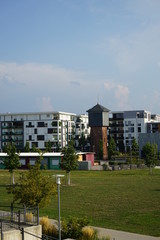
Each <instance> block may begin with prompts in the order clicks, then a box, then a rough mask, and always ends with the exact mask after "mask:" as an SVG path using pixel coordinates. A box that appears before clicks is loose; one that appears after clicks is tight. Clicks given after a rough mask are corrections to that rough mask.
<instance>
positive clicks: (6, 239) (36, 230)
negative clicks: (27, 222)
mask: <svg viewBox="0 0 160 240" xmlns="http://www.w3.org/2000/svg"><path fill="white" fill-rule="evenodd" d="M24 232H25V233H24V240H40V238H38V237H34V236H32V235H30V234H28V233H32V234H33V235H36V236H39V237H41V236H42V226H41V225H38V226H32V227H26V228H24ZM0 240H1V236H0ZM3 240H22V234H21V232H20V231H19V230H11V231H7V232H4V233H3Z"/></svg>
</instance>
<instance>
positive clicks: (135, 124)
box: [109, 110, 158, 152]
mask: <svg viewBox="0 0 160 240" xmlns="http://www.w3.org/2000/svg"><path fill="white" fill-rule="evenodd" d="M157 120H158V115H153V116H152V115H151V112H149V111H146V110H135V111H121V112H111V115H110V125H109V126H110V127H109V135H110V137H113V138H114V140H115V142H116V145H117V150H118V151H121V152H125V151H126V150H127V149H128V148H130V147H131V146H132V140H133V139H134V138H135V139H136V140H137V142H138V139H139V134H140V133H147V124H148V123H150V122H151V121H152V122H156V121H157Z"/></svg>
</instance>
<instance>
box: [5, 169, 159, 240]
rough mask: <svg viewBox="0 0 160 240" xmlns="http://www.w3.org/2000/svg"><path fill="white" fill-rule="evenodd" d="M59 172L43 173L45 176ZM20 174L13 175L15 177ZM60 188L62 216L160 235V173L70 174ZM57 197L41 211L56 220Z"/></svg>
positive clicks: (86, 172) (145, 171) (95, 172)
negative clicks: (69, 177) (69, 183)
mask: <svg viewBox="0 0 160 240" xmlns="http://www.w3.org/2000/svg"><path fill="white" fill-rule="evenodd" d="M56 173H62V172H59V171H58V172H57V171H44V174H51V175H53V174H56ZM18 174H19V172H17V173H16V177H18ZM71 181H72V186H65V184H62V185H61V217H62V218H67V217H69V216H74V217H84V216H87V218H88V219H89V220H90V223H91V224H92V225H95V226H99V227H105V228H111V229H117V230H123V231H129V232H136V233H141V234H146V235H152V236H160V170H155V169H154V171H153V175H152V176H150V175H149V171H148V170H127V171H112V172H109V171H73V172H71ZM0 184H1V185H0V205H4V204H6V205H7V204H9V203H10V202H11V200H12V199H11V196H10V195H8V194H7V193H6V190H5V185H6V184H9V173H8V172H6V171H0ZM57 205H58V204H57V197H53V199H52V202H51V204H50V205H49V206H48V207H46V208H44V209H42V210H41V211H40V214H41V215H43V216H44V215H45V216H48V217H49V218H54V219H57V218H58V210H57Z"/></svg>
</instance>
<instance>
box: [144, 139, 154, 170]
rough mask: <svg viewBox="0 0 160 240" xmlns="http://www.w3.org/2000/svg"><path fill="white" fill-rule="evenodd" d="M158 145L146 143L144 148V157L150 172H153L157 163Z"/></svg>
mask: <svg viewBox="0 0 160 240" xmlns="http://www.w3.org/2000/svg"><path fill="white" fill-rule="evenodd" d="M157 155H158V147H157V144H151V143H149V142H148V143H146V144H145V145H144V146H143V148H142V157H143V158H144V160H145V163H146V165H147V166H148V167H149V169H150V174H152V168H153V167H154V166H155V165H156V163H157Z"/></svg>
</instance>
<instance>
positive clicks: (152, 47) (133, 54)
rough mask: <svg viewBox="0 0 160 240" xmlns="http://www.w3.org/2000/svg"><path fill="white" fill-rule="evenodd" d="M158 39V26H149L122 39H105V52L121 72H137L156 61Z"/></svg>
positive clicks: (117, 37) (158, 53)
mask: <svg viewBox="0 0 160 240" xmlns="http://www.w3.org/2000/svg"><path fill="white" fill-rule="evenodd" d="M159 39H160V24H158V25H151V26H148V27H147V28H145V29H140V30H137V31H135V32H132V33H129V34H128V35H126V36H123V37H120V36H112V37H109V38H107V40H106V42H107V44H106V51H107V54H108V53H110V55H111V59H112V60H113V61H114V62H115V64H116V66H117V68H118V69H119V70H120V71H121V72H126V73H130V72H137V71H140V70H142V69H144V68H146V66H151V65H155V62H157V61H158V59H159V55H160V48H159ZM103 47H104V44H103Z"/></svg>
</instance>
